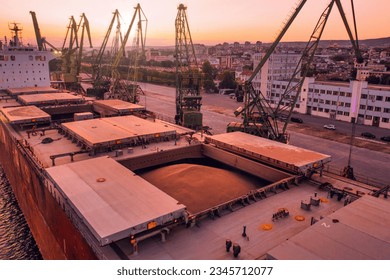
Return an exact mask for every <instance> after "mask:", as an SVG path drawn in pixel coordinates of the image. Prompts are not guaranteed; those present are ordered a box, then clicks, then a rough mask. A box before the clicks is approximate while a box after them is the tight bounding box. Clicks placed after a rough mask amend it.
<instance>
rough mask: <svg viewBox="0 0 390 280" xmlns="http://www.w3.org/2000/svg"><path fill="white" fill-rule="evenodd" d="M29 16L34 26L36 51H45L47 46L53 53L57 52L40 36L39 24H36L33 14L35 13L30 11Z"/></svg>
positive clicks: (35, 17)
mask: <svg viewBox="0 0 390 280" xmlns="http://www.w3.org/2000/svg"><path fill="white" fill-rule="evenodd" d="M30 14H31V17H32V21H33V25H34V31H35V37H36V39H37V45H38V50H40V51H46V50H47V46H46V45H48V46H50V47H51V48H52V49H53V50H54V51H58V49H57V48H56V47H55V46H53V45H52V44H50V43H49V42H48V41H47V40H46V38H45V37H42V36H41V31H40V29H39V24H38V20H37V16H36V14H35V12H33V11H30Z"/></svg>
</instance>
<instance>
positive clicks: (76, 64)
mask: <svg viewBox="0 0 390 280" xmlns="http://www.w3.org/2000/svg"><path fill="white" fill-rule="evenodd" d="M80 28H81V34H80ZM85 32H87V35H88V40H89V45H90V48H92V40H91V33H90V29H89V22H88V19H87V17H86V15H85V14H84V13H83V14H82V15H81V17H80V21H79V24H77V23H76V21H75V19H74V17H73V16H71V17H70V21H69V24H68V28H67V31H66V35H65V39H64V43H63V45H62V57H61V60H62V63H61V80H62V81H63V82H64V84H65V87H66V88H67V89H69V90H74V91H82V88H81V86H80V81H81V79H80V77H79V76H80V70H81V59H82V54H83V50H84V34H85ZM79 36H80V38H79ZM67 41H68V46H67V47H65V46H66V43H67Z"/></svg>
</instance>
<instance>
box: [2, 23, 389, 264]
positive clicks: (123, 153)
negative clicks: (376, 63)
mask: <svg viewBox="0 0 390 280" xmlns="http://www.w3.org/2000/svg"><path fill="white" fill-rule="evenodd" d="M12 31H13V32H14V36H13V39H12V40H10V41H9V42H5V43H2V44H1V45H0V81H1V92H0V112H1V113H0V118H1V120H0V160H1V164H2V166H3V167H4V170H5V173H6V175H7V178H8V179H9V181H10V183H11V185H12V188H13V191H14V193H15V196H16V198H17V200H18V204H19V205H20V208H21V209H22V211H23V213H24V216H25V218H26V221H27V223H28V225H29V227H30V229H31V231H32V233H33V236H34V238H35V240H36V242H37V244H38V247H39V249H40V251H41V253H42V256H43V257H44V258H45V259H389V258H390V236H389V234H388V227H387V226H388V225H389V224H390V215H389V214H390V206H389V202H388V200H386V199H384V198H382V196H379V197H375V196H372V195H371V194H373V192H374V191H373V190H372V188H370V186H366V185H364V184H360V183H357V182H354V181H350V180H347V179H344V180H342V181H341V180H339V179H335V178H331V177H327V176H323V174H322V170H323V168H324V166H325V165H326V164H327V163H328V162H330V160H331V158H330V156H328V155H324V154H320V153H317V152H314V151H309V150H305V149H301V148H297V147H294V146H290V145H286V144H282V143H278V142H275V141H271V140H268V139H264V138H260V137H257V136H252V135H248V134H245V133H242V132H233V133H226V134H219V135H214V136H205V135H203V134H199V133H196V132H195V131H193V130H191V129H188V128H184V127H180V126H178V125H175V124H171V123H168V122H164V121H161V120H158V119H155V118H154V117H153V114H149V113H148V112H147V111H146V110H145V107H143V106H140V105H136V104H132V103H128V102H124V101H121V100H115V99H111V100H94V98H90V97H86V96H83V95H79V94H76V93H73V92H68V91H60V90H58V89H55V88H52V87H50V73H49V61H50V60H51V59H53V58H54V56H53V55H52V53H51V52H49V51H39V50H37V49H36V48H34V47H31V46H23V45H22V44H21V42H20V40H19V35H18V33H19V31H20V29H19V28H18V26H17V25H16V24H14V25H13V27H12ZM386 195H387V192H386ZM384 225H387V226H384ZM227 240H231V241H232V242H233V247H234V248H235V250H236V251H235V252H236V254H232V253H231V251H228V250H226V241H227ZM237 248H240V250H239V253H237Z"/></svg>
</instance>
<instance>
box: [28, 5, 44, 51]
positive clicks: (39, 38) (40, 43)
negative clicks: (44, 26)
mask: <svg viewBox="0 0 390 280" xmlns="http://www.w3.org/2000/svg"><path fill="white" fill-rule="evenodd" d="M30 14H31V17H32V21H33V25H34V31H35V37H36V39H37V45H38V50H40V51H43V50H44V48H43V40H42V36H41V31H40V29H39V25H38V20H37V16H36V14H35V12H33V11H30Z"/></svg>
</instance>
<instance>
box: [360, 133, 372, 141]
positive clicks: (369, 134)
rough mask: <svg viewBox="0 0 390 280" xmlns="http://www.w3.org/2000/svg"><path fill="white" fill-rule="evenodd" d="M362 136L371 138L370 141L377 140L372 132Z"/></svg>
mask: <svg viewBox="0 0 390 280" xmlns="http://www.w3.org/2000/svg"><path fill="white" fill-rule="evenodd" d="M360 135H361V136H363V137H365V138H370V139H375V135H374V134H372V133H370V132H363V133H362V134H360Z"/></svg>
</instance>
